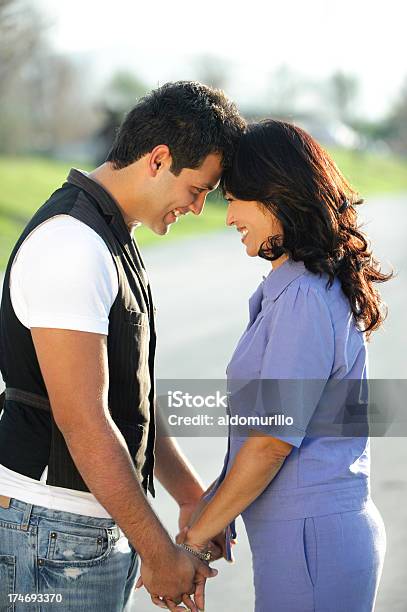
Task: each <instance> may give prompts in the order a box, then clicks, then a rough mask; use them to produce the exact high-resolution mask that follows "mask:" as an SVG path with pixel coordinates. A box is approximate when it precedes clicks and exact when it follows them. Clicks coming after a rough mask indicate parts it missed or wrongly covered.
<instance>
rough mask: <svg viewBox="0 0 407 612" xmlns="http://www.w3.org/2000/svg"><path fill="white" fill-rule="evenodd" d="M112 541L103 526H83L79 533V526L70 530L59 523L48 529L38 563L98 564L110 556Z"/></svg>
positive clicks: (80, 565) (64, 564)
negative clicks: (41, 555) (43, 554)
mask: <svg viewBox="0 0 407 612" xmlns="http://www.w3.org/2000/svg"><path fill="white" fill-rule="evenodd" d="M92 531H93V532H94V533H93V534H92ZM102 534H103V535H102ZM44 535H45V534H43V535H42V536H41V537H42V538H44ZM114 541H115V540H114V538H113V537H112V536H111V535H110V534H109V533H108V532H107V530H106V529H103V528H100V529H98V528H94V529H92V528H90V529H89V528H85V529H84V531H83V533H81V528H80V527H77V528H72V530H71V529H70V528H69V527H66V526H65V525H61V524H59V525H58V526H57V528H56V529H53V530H48V535H47V548H46V555H45V557H42V558H41V557H40V558H39V565H42V566H48V567H54V568H57V567H60V568H61V567H91V566H93V565H98V564H99V563H101V562H103V561H104V560H105V559H107V558H108V557H109V556H110V554H111V552H112V550H113V547H114Z"/></svg>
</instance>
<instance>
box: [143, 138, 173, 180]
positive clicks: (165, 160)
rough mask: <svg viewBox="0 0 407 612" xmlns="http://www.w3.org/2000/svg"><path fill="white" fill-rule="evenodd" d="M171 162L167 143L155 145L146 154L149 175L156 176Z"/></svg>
mask: <svg viewBox="0 0 407 612" xmlns="http://www.w3.org/2000/svg"><path fill="white" fill-rule="evenodd" d="M171 163H172V158H171V153H170V149H169V148H168V146H167V145H157V146H156V147H154V149H153V150H152V151H151V153H150V154H149V156H148V168H149V171H150V174H151V176H156V175H157V174H158V172H159V171H160V170H161V169H162V168H165V167H170V166H171Z"/></svg>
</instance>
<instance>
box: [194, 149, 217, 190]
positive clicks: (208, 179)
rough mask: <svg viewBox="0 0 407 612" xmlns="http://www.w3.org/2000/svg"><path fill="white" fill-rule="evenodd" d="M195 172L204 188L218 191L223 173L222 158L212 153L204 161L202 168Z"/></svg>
mask: <svg viewBox="0 0 407 612" xmlns="http://www.w3.org/2000/svg"><path fill="white" fill-rule="evenodd" d="M195 172H196V175H197V177H199V179H200V181H201V183H202V187H205V188H207V189H216V187H217V186H218V185H219V181H220V178H221V176H222V172H223V168H222V158H221V156H220V155H218V154H213V153H211V154H210V155H208V156H207V157H206V158H205V159H204V161H203V162H202V164H201V166H200V167H199V168H196V169H195Z"/></svg>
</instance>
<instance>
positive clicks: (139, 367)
mask: <svg viewBox="0 0 407 612" xmlns="http://www.w3.org/2000/svg"><path fill="white" fill-rule="evenodd" d="M61 214H63V215H70V216H72V217H74V218H75V219H78V220H79V221H82V222H83V223H86V225H88V226H89V227H90V228H92V229H93V230H94V231H95V232H96V233H97V234H99V236H100V237H101V238H102V239H103V240H104V242H105V244H106V246H107V247H108V249H109V251H110V253H111V255H112V258H113V261H114V263H115V266H116V269H117V273H118V279H119V291H118V295H117V298H116V299H115V301H114V303H113V305H112V308H111V310H110V314H109V332H108V337H107V345H108V363H109V411H110V414H111V417H112V419H113V421H114V422H115V424H116V425H117V427H118V428H119V429H120V431H121V433H122V435H123V437H124V439H125V441H126V444H127V447H128V450H129V453H130V455H131V457H132V460H133V463H134V467H135V469H136V472H137V475H138V477H139V480H140V482H141V484H142V486H143V488H144V490H145V491H147V490H148V491H149V492H150V493H151V494H152V495H153V496H154V495H155V492H154V483H153V469H154V442H155V415H154V403H155V387H154V355H155V346H156V335H155V324H154V306H153V300H152V295H151V289H150V285H149V282H148V278H147V274H146V271H145V268H144V264H143V261H142V258H141V255H140V252H139V250H138V248H137V245H136V243H135V241H134V239H132V237H131V235H130V233H129V231H128V229H127V227H126V224H125V222H124V219H123V216H122V214H121V212H120V209H119V208H118V206H117V204H116V202H115V201H114V199H113V198H112V197H111V195H110V194H109V193H108V192H107V191H106V190H105V189H104V188H103V187H102V186H101V185H99V184H98V183H96V182H95V181H93V180H92V179H90V178H89V177H87V176H86V175H85V174H84V173H82V172H80V171H78V170H75V169H73V170H71V172H70V174H69V176H68V179H67V182H66V183H64V185H63V186H62V187H61V188H60V189H58V190H57V191H56V192H55V193H53V194H52V196H51V197H50V198H49V200H47V202H46V203H45V204H44V205H43V206H42V207H41V208H40V209H39V210H38V211H37V213H36V214H35V215H34V217H33V218H32V219H31V221H30V222H29V224H28V225H27V227H26V228H25V230H24V231H23V233H22V235H21V236H20V238H19V240H18V242H17V244H16V246H15V247H14V250H13V252H12V254H11V257H10V260H9V263H8V266H7V269H6V273H5V278H4V286H3V296H2V303H1V311H0V368H1V372H2V375H3V378H4V381H5V383H6V389H7V388H8V389H13V390H20V391H23V392H24V393H25V394H27V395H26V397H28V398H29V397H35V396H37V397H38V396H41V398H42V399H43V400H45V401H42V402H41V401H40V402H37V403H36V402H35V401H30V400H27V401H24V397H25V396H23V401H21V396H20V399H19V401H18V402H17V403H18V407H19V409H20V410H23V411H30V415H29V417H30V419H34V421H35V415H38V418H39V423H41V422H42V423H44V409H45V410H46V404H47V401H46V400H47V399H48V395H47V390H46V387H45V383H44V380H43V377H42V374H41V371H40V367H39V364H38V360H37V357H36V353H35V349H34V345H33V342H32V337H31V333H30V330H29V329H27V328H26V327H24V326H23V325H22V324H21V323H20V321H19V320H18V318H17V317H16V315H15V313H14V310H13V307H12V303H11V299H10V290H9V280H10V271H11V266H12V263H13V260H14V258H15V256H16V254H17V252H18V249H19V248H20V246H21V245H22V243H23V241H24V240H25V238H26V237H27V236H28V235H29V234H30V233H31V232H32V231H33V230H34V229H35V228H36V227H37V226H39V225H40V224H41V223H43V222H44V221H46V220H48V219H50V218H52V217H54V216H56V215H61ZM8 401H9V400H8V399H7V396H6V400H5V405H4V406H5V408H4V409H5V410H7V402H8ZM10 401H15V400H10ZM44 406H45V408H44ZM14 408H15V406H14ZM40 412H41V413H42V414H41V418H40V415H39V413H40ZM48 417H49V420H50V427H48V428H44V427H43V430H42V434H41V435H42V438H41V436H40V439H41V440H42V441H43V444H44V445H48V447H49V449H50V450H49V459H48V475H47V481H46V482H47V484H49V485H54V486H59V487H66V488H69V489H74V490H78V491H89V489H88V487H87V485H86V483H85V482H84V481H83V479H82V477H81V475H80V473H79V471H78V470H77V468H76V466H75V464H74V462H73V460H72V457H71V455H70V453H69V450H68V447H67V445H66V443H65V440H64V437H63V435H62V433H61V431H60V430H59V429H58V427H57V425H56V423H55V421H54V419H53V415H52V406H51V409H50V410H48V416H47V418H48ZM47 432H48V433H47ZM26 437H27V432H25V439H26ZM49 437H50V438H51V439H49ZM33 439H34V436H33ZM15 440H17V442H18V431H17V432H15ZM35 440H38V431H37V432H36V435H35ZM36 443H37V442H36ZM0 463H2V457H1V453H0ZM4 464H5V465H6V466H7V467H9V468H10V469H13V466H12V465H10V464H8V463H7V461H5V462H4ZM44 467H45V466H44ZM101 469H103V466H101ZM16 471H18V470H16Z"/></svg>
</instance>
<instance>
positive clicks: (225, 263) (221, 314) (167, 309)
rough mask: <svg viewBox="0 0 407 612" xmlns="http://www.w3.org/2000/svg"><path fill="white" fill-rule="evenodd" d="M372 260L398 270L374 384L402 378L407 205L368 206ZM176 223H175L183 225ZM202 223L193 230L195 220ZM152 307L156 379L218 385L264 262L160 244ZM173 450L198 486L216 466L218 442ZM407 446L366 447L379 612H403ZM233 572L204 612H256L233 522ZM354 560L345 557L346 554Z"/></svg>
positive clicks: (219, 248) (232, 236) (383, 442)
mask: <svg viewBox="0 0 407 612" xmlns="http://www.w3.org/2000/svg"><path fill="white" fill-rule="evenodd" d="M364 216H365V218H366V220H368V221H370V222H369V224H368V231H369V233H370V235H371V237H372V238H373V239H374V244H375V245H376V247H377V249H376V250H377V254H378V255H379V256H380V258H382V259H384V260H388V261H390V262H392V263H393V265H394V266H395V267H396V268H397V270H398V278H397V280H396V281H393V282H392V283H388V284H387V285H384V286H383V293H384V295H385V298H386V301H387V303H388V305H389V309H390V315H389V318H388V322H387V324H386V328H385V329H384V330H383V331H380V332H378V333H377V334H376V337H375V338H374V339H373V342H372V344H371V348H370V375H371V377H373V378H407V362H406V359H405V355H404V351H405V347H406V328H405V308H404V305H405V303H406V298H407V245H406V240H405V227H406V220H407V197H396V198H383V199H379V200H374V201H371V202H370V203H369V205H368V207H366V211H365V212H364ZM181 223H182V220H181ZM197 223H199V220H197ZM145 260H146V263H147V265H148V269H149V274H150V279H151V283H152V285H153V289H154V294H155V298H156V302H157V316H158V330H159V343H158V362H157V375H158V376H159V377H161V378H178V379H182V378H223V377H224V371H225V366H226V364H227V362H228V360H229V357H230V355H231V353H232V350H233V348H234V345H235V343H236V341H237V339H238V337H239V335H240V333H241V331H242V329H243V327H244V326H245V324H246V322H247V299H248V296H249V295H250V294H251V292H252V291H253V290H254V289H255V287H256V286H257V284H258V283H259V281H260V280H261V275H262V274H264V273H267V272H268V270H269V266H268V264H267V262H264V261H261V260H253V259H249V258H248V257H246V256H245V255H244V249H243V247H242V245H241V244H240V241H239V236H238V234H237V233H236V232H235V231H233V230H230V231H227V232H225V233H220V234H217V235H210V236H207V237H201V238H193V239H191V240H185V241H184V242H182V243H179V244H172V243H167V244H166V242H165V238H163V243H162V247H158V248H154V249H150V250H146V251H145ZM180 444H181V446H182V448H183V449H184V450H185V452H186V453H187V455H188V456H189V458H190V459H191V460H192V462H193V463H194V465H195V466H196V468H197V470H198V471H199V472H200V474H201V475H202V477H203V478H204V480H205V482H207V483H209V482H211V481H212V480H213V479H214V478H215V477H216V476H217V474H218V471H219V469H220V466H221V464H222V460H223V456H224V452H225V445H226V440H225V439H224V438H181V439H180ZM406 466H407V444H406V440H405V438H385V439H377V438H375V439H373V440H372V492H373V497H374V500H375V502H376V505H377V506H378V507H379V509H380V511H381V512H382V515H383V517H384V520H385V524H386V530H387V538H388V551H387V558H386V563H385V568H384V572H383V578H382V583H381V588H380V592H379V597H378V602H377V606H376V612H387V611H388V610H391V611H392V612H405V610H406V609H407V604H406V599H407V597H406V595H405V580H406V578H407V572H406V569H405V568H406V567H407V521H406V514H405V508H406V507H407V475H406ZM154 506H155V508H156V510H157V512H158V514H159V515H160V517H161V519H162V520H163V522H164V523H165V524H166V526H167V527H168V528H169V529H170V531H171V532H172V533H175V532H176V523H177V512H176V506H175V504H174V503H173V501H172V500H171V499H170V498H169V497H168V496H167V495H166V494H165V493H164V492H163V491H162V489H161V488H160V487H158V493H157V498H156V500H155V502H154ZM238 531H239V539H240V542H239V546H238V547H237V549H236V558H237V560H236V564H235V565H234V566H228V565H226V564H221V565H219V564H218V568H219V570H220V574H219V576H218V578H216V579H214V580H211V581H210V582H209V584H208V589H207V606H206V608H207V610H213V611H214V612H220V611H222V612H223V611H224V612H232V611H235V610H239V611H240V610H245V611H247V612H249V611H250V610H252V609H253V589H252V574H251V562H250V551H249V547H248V543H247V539H246V537H245V534H244V529H243V525H242V523H241V522H240V520H239V521H238ZM349 554H350V555H351V554H352V551H351V550H350V551H349ZM153 609H155V607H154V606H153V605H152V604H151V602H150V600H149V598H148V597H147V596H146V594H145V592H144V591H137V592H136V593H135V597H134V605H133V607H132V610H134V612H147V611H149V610H153Z"/></svg>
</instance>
